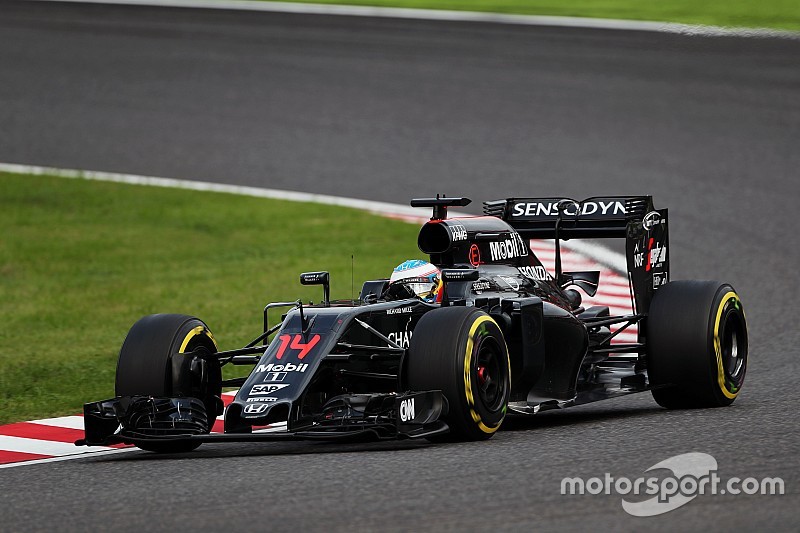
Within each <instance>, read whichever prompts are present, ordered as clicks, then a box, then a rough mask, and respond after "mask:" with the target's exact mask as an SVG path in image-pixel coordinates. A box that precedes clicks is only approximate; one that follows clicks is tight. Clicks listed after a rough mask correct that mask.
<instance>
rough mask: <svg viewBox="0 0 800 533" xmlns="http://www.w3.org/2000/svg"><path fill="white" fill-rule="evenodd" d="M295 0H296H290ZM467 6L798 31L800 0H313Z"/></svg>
mask: <svg viewBox="0 0 800 533" xmlns="http://www.w3.org/2000/svg"><path fill="white" fill-rule="evenodd" d="M289 1H297V0H289ZM311 1H312V2H313V3H319V4H350V5H370V6H389V7H409V8H426V9H448V10H464V11H489V12H497V13H521V14H526V15H559V16H573V17H599V18H618V19H631V20H654V21H663V22H681V23H686V24H707V25H714V26H730V27H748V28H778V29H788V30H800V1H798V0H702V1H700V0H567V1H563V2H558V1H553V0H502V1H493V0H458V1H456V0H343V1H341V0H311Z"/></svg>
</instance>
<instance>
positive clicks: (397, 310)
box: [386, 307, 414, 315]
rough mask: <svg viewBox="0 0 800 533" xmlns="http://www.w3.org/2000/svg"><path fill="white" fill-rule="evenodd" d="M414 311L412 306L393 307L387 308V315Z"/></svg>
mask: <svg viewBox="0 0 800 533" xmlns="http://www.w3.org/2000/svg"><path fill="white" fill-rule="evenodd" d="M412 311H414V308H413V307H395V308H394V309H387V310H386V314H387V315H402V314H405V313H411V312H412Z"/></svg>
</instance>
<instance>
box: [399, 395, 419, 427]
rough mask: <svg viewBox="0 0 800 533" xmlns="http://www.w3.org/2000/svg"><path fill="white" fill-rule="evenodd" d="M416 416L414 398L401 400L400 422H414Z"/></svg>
mask: <svg viewBox="0 0 800 533" xmlns="http://www.w3.org/2000/svg"><path fill="white" fill-rule="evenodd" d="M416 416H417V415H416V413H415V412H414V398H409V399H407V400H402V401H401V402H400V420H401V421H402V422H408V421H409V420H414V418H416Z"/></svg>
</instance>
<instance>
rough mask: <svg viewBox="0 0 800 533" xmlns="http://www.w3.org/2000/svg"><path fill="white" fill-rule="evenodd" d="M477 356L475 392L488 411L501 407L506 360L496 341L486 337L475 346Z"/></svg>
mask: <svg viewBox="0 0 800 533" xmlns="http://www.w3.org/2000/svg"><path fill="white" fill-rule="evenodd" d="M476 351H477V357H476V358H475V361H476V364H475V368H474V370H473V383H475V385H476V387H475V389H476V390H475V392H476V393H477V396H478V398H480V400H481V403H482V404H483V405H484V406H485V407H486V409H488V410H489V411H492V412H496V411H499V410H500V409H502V407H503V402H504V399H505V396H506V389H507V386H508V385H507V382H508V362H507V361H503V359H505V358H504V352H503V350H502V349H501V348H500V346H499V345H498V343H497V341H496V340H495V339H493V338H491V337H486V338H484V339H482V340H481V342H480V343H479V344H478V346H477V347H476Z"/></svg>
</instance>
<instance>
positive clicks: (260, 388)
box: [250, 383, 289, 396]
mask: <svg viewBox="0 0 800 533" xmlns="http://www.w3.org/2000/svg"><path fill="white" fill-rule="evenodd" d="M288 386H289V384H288V383H283V384H281V385H253V388H252V389H250V395H251V396H252V395H255V394H272V393H273V392H278V391H279V390H281V389H285V388H286V387H288Z"/></svg>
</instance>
